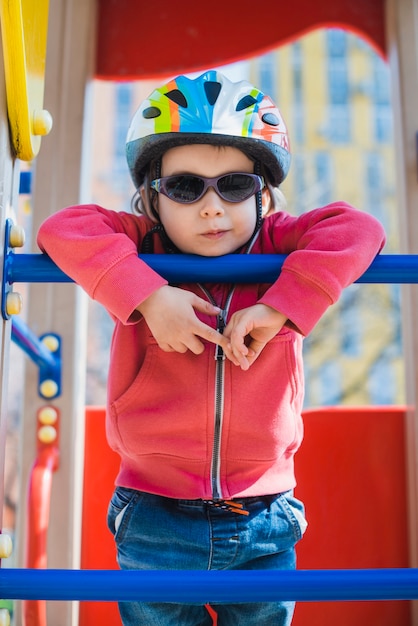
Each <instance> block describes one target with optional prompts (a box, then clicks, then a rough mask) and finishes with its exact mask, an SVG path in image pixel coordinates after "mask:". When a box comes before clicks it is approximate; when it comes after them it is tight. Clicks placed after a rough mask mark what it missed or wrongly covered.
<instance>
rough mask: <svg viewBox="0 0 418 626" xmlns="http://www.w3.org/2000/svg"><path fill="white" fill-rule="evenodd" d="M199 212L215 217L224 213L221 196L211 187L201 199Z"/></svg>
mask: <svg viewBox="0 0 418 626" xmlns="http://www.w3.org/2000/svg"><path fill="white" fill-rule="evenodd" d="M201 203H202V205H201V207H200V214H201V215H202V217H216V216H219V215H223V214H224V213H225V210H224V206H223V204H222V198H220V197H219V196H218V194H217V193H216V191H215V190H214V189H212V188H211V187H210V188H209V189H208V190H207V192H206V193H205V195H204V196H203V198H202V199H201Z"/></svg>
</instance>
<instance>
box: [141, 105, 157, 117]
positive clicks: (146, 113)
mask: <svg viewBox="0 0 418 626" xmlns="http://www.w3.org/2000/svg"><path fill="white" fill-rule="evenodd" d="M160 115H161V111H160V109H158V108H157V107H148V108H146V109H144V110H143V111H142V116H143V117H144V118H145V119H146V120H152V119H153V118H154V117H159V116H160Z"/></svg>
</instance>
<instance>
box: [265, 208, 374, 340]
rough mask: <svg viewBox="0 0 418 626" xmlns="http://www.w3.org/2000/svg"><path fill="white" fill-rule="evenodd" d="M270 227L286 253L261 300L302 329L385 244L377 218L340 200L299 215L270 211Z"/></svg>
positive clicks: (278, 250) (278, 246)
mask: <svg viewBox="0 0 418 626" xmlns="http://www.w3.org/2000/svg"><path fill="white" fill-rule="evenodd" d="M268 228H269V239H270V241H272V243H273V246H274V250H275V252H276V253H280V254H286V255H288V256H287V257H286V259H285V261H284V263H283V266H282V271H281V273H280V276H279V278H278V279H277V281H276V282H275V283H274V284H273V285H272V286H271V287H270V288H269V289H268V290H267V291H266V292H265V294H264V295H263V296H262V297H261V298H260V300H259V302H261V303H263V304H267V305H269V306H271V307H273V308H274V309H277V310H278V311H280V312H281V313H283V314H284V315H286V316H287V317H288V319H289V322H290V324H291V325H292V326H294V327H295V328H296V329H297V330H298V331H299V332H301V333H302V334H303V335H307V334H308V333H309V332H310V331H311V330H312V328H313V327H314V326H315V324H316V323H317V322H318V321H319V319H320V318H321V317H322V315H323V314H324V313H325V311H326V310H327V308H328V307H329V306H330V305H332V304H334V303H335V302H337V300H338V298H339V297H340V295H341V292H342V290H343V289H344V288H345V287H347V286H348V285H351V284H352V283H353V282H355V281H356V280H357V279H358V278H359V277H360V276H361V275H362V274H363V273H364V272H365V271H366V269H367V268H368V267H369V266H370V264H371V263H372V261H373V260H374V258H375V257H376V255H377V254H378V253H379V252H380V251H381V250H382V248H383V246H384V244H385V234H384V230H383V227H382V225H381V224H380V222H378V220H376V219H375V218H374V217H373V216H371V215H369V214H367V213H364V212H363V211H359V210H357V209H354V208H352V207H350V206H349V205H348V204H346V203H343V202H339V203H333V204H330V205H328V206H326V207H323V208H321V209H315V210H313V211H310V212H308V213H305V214H303V215H301V216H300V217H292V216H290V215H288V214H284V213H280V214H276V215H273V216H272V219H271V220H269V227H268Z"/></svg>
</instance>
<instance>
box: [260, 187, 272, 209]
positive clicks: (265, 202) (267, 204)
mask: <svg viewBox="0 0 418 626" xmlns="http://www.w3.org/2000/svg"><path fill="white" fill-rule="evenodd" d="M261 206H262V214H263V217H266V216H267V215H269V213H270V210H272V209H273V206H274V204H273V200H272V197H271V194H270V189H269V188H268V187H267V185H266V186H265V187H264V188H263V190H262V192H261Z"/></svg>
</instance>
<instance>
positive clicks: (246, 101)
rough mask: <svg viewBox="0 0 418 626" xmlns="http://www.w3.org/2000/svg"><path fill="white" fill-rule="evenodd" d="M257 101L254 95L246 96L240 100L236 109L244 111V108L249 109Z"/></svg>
mask: <svg viewBox="0 0 418 626" xmlns="http://www.w3.org/2000/svg"><path fill="white" fill-rule="evenodd" d="M256 102H257V100H256V99H255V98H253V96H244V97H243V98H241V100H240V101H239V102H238V104H237V106H236V108H235V110H236V111H243V110H244V109H248V107H251V106H253V104H256Z"/></svg>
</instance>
